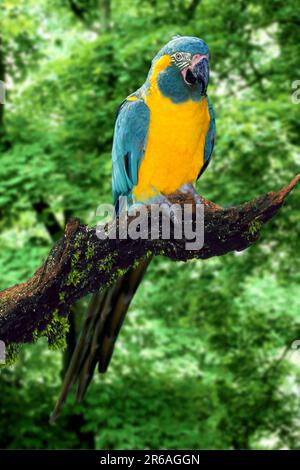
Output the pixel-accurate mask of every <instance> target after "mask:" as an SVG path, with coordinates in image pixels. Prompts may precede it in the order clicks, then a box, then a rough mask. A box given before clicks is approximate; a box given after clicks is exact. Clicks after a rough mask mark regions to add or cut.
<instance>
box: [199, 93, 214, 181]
mask: <svg viewBox="0 0 300 470" xmlns="http://www.w3.org/2000/svg"><path fill="white" fill-rule="evenodd" d="M206 99H207V104H208V110H209V115H210V125H209V129H208V132H207V134H206V137H205V146H204V165H203V167H202V168H201V171H200V173H199V176H198V178H200V176H201V175H202V174H203V173H204V172H205V170H206V168H207V167H208V165H209V162H210V160H211V156H212V153H213V149H214V145H215V141H216V122H215V115H214V110H213V107H212V105H211V102H210V100H209V98H208V96H207V97H206Z"/></svg>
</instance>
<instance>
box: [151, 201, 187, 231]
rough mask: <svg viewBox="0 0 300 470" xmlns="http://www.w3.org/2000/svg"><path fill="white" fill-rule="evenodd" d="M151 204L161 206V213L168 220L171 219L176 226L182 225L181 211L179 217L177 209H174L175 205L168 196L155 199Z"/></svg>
mask: <svg viewBox="0 0 300 470" xmlns="http://www.w3.org/2000/svg"><path fill="white" fill-rule="evenodd" d="M149 202H150V204H157V205H159V206H160V210H161V213H162V214H163V216H165V217H166V218H168V219H171V221H172V222H173V224H174V225H176V224H181V223H182V220H181V210H180V214H179V216H178V215H176V208H174V203H173V202H171V201H170V200H169V199H168V198H167V196H164V195H163V194H160V195H158V196H155V197H153V198H152V199H151V200H150V201H149Z"/></svg>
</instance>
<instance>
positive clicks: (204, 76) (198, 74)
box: [186, 58, 209, 95]
mask: <svg viewBox="0 0 300 470" xmlns="http://www.w3.org/2000/svg"><path fill="white" fill-rule="evenodd" d="M186 81H187V82H188V83H189V84H191V85H194V84H195V83H196V82H198V83H200V84H201V94H202V95H206V91H207V87H208V81H209V64H208V60H207V59H206V58H203V59H201V60H200V61H199V62H197V63H196V64H195V65H194V66H193V68H191V69H188V70H187V73H186Z"/></svg>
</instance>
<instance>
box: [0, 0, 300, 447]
mask: <svg viewBox="0 0 300 470" xmlns="http://www.w3.org/2000/svg"><path fill="white" fill-rule="evenodd" d="M0 7H1V8H0V80H2V81H5V82H6V83H7V87H8V91H7V102H6V104H5V106H1V105H0V137H1V144H0V145H1V148H0V159H1V160H0V162H1V164H0V216H1V220H0V230H1V233H0V265H1V268H0V269H1V270H0V273H1V276H0V287H1V289H3V288H5V287H8V286H9V285H12V284H14V283H17V282H20V281H22V280H25V279H26V278H28V277H29V276H30V275H31V274H32V273H33V272H34V270H35V269H36V268H37V267H38V266H39V265H40V264H41V262H42V260H43V259H44V257H45V256H46V254H47V253H48V250H49V248H50V247H51V246H52V244H53V242H54V241H55V239H57V237H58V236H59V235H60V233H61V231H62V230H63V226H64V223H65V221H66V220H67V219H68V218H69V217H70V216H78V217H80V218H81V219H82V221H84V222H85V223H89V224H93V223H94V222H95V218H94V213H95V209H96V207H97V206H98V205H99V203H101V202H104V201H110V198H111V194H110V165H111V162H110V150H111V142H112V132H113V124H114V117H115V112H116V109H117V107H118V105H119V103H120V102H121V101H122V100H123V99H124V97H126V96H127V94H129V93H131V92H132V91H134V90H135V89H136V88H138V87H139V86H140V85H141V84H142V83H143V81H144V79H145V76H146V74H147V71H148V69H149V64H150V61H151V59H152V57H153V56H154V55H155V53H156V52H157V50H158V49H159V48H160V47H161V46H162V45H163V44H164V43H166V42H167V41H168V40H169V39H170V38H171V37H172V36H173V35H175V34H182V35H194V36H200V37H202V38H203V39H205V40H206V42H207V43H208V44H209V47H210V49H211V53H212V63H211V68H212V74H211V85H210V97H211V100H212V103H213V105H214V108H215V112H216V119H217V144H216V149H215V154H214V158H213V162H212V163H211V165H210V167H209V169H208V170H207V172H206V173H205V175H204V176H203V177H202V178H201V180H200V182H199V191H201V192H202V193H203V194H204V195H205V196H206V197H208V198H210V199H212V200H214V201H215V202H217V203H219V204H221V205H224V206H229V205H231V204H236V203H239V202H242V201H245V200H247V199H250V198H252V197H254V196H256V195H258V194H261V193H264V192H266V191H269V190H274V189H279V188H280V187H281V186H283V185H284V184H285V183H287V182H288V181H289V179H290V178H291V177H292V176H293V175H294V174H296V173H297V172H299V162H300V154H299V123H300V104H298V105H296V104H293V102H292V100H291V94H292V92H293V90H292V83H293V82H294V81H295V80H297V79H300V77H299V69H300V50H299V26H300V12H299V4H298V2H297V1H296V0H285V1H282V0H274V1H272V2H269V1H267V0H250V1H248V2H245V1H243V0H237V1H235V2H232V1H229V0H224V1H222V2H220V1H217V0H202V1H197V0H170V1H165V0H139V1H138V0H133V1H130V2H128V1H125V0H118V1H117V0H102V1H101V0H87V1H82V0H74V1H71V0H69V1H67V0H48V1H47V0H0ZM299 202H300V192H299V189H298V190H297V189H296V190H295V191H294V193H293V194H292V195H291V196H290V197H289V199H288V201H287V203H286V204H285V207H284V209H283V210H282V211H281V212H280V214H279V215H278V216H277V217H276V218H275V219H274V221H272V222H271V223H270V224H269V225H268V226H267V227H266V228H264V230H263V237H262V240H261V241H260V242H259V243H258V244H257V245H255V246H253V247H252V248H250V249H248V250H247V251H246V252H244V253H241V254H236V253H232V254H228V255H226V256H224V257H222V258H215V259H210V260H207V261H205V262H202V261H193V262H189V263H186V264H183V263H172V262H170V261H168V260H166V259H164V258H161V259H156V260H155V261H154V262H153V263H152V264H151V267H150V268H149V271H148V273H147V276H146V279H145V282H144V283H143V285H142V287H141V288H140V289H139V291H138V294H137V295H136V298H135V300H134V303H133V305H132V307H131V309H130V312H129V314H128V317H127V319H126V322H125V325H124V327H123V331H122V333H121V337H120V340H119V342H118V345H117V349H116V352H115V356H114V359H113V361H112V364H111V367H110V369H109V372H108V373H107V374H106V375H105V376H103V377H102V376H101V377H100V376H98V375H96V376H95V378H94V381H93V383H92V386H91V387H90V389H89V391H88V394H87V397H86V400H85V401H84V403H83V404H82V405H76V404H75V403H74V399H73V397H71V398H70V399H69V400H68V402H67V404H66V406H65V409H64V412H63V415H62V416H61V418H60V420H59V421H58V424H57V425H56V426H55V427H51V426H50V425H49V424H48V417H49V414H50V412H51V410H52V408H53V405H54V402H55V399H56V397H57V395H58V392H59V388H60V382H61V373H62V371H63V369H64V367H65V364H66V362H67V360H68V355H69V354H70V351H71V349H72V344H73V343H74V339H75V337H76V331H78V329H79V327H80V321H81V318H82V316H83V313H84V310H85V308H86V305H87V301H88V299H84V300H82V301H81V302H79V304H78V305H76V307H75V309H74V311H73V314H72V317H71V322H72V328H71V333H72V334H70V337H69V344H70V345H69V348H68V350H67V351H66V352H65V353H62V352H61V351H52V350H49V349H48V347H47V344H46V342H45V341H44V340H43V339H41V340H39V341H38V342H37V343H36V344H34V345H27V346H26V347H23V348H22V350H21V353H20V357H19V359H18V361H17V362H16V364H15V365H14V366H13V367H11V368H6V369H1V371H0V387H1V393H0V447H1V448H9V449H12V448H24V449H30V448H34V449H36V448H45V449H62V448H66V449H69V448H95V449H107V448H108V449H127V448H138V449H157V448H166V449H193V448H197V449H239V448H291V449H295V448H299V446H300V435H299V419H300V412H299V409H300V406H299V405H300V400H299V396H300V388H299V387H300V356H299V354H300V353H299V352H297V351H293V350H292V349H291V343H292V341H293V340H294V339H297V338H298V339H299V338H300V312H299V307H300V298H299V278H300V274H299V273H300V258H299V235H300V217H299Z"/></svg>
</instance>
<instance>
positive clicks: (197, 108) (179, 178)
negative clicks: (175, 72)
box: [133, 56, 210, 200]
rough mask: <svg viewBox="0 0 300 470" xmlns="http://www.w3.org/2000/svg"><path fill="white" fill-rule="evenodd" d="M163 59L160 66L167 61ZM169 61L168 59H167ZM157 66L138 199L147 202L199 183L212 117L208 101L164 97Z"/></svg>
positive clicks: (136, 191)
mask: <svg viewBox="0 0 300 470" xmlns="http://www.w3.org/2000/svg"><path fill="white" fill-rule="evenodd" d="M166 57H168V56H164V57H162V58H161V60H160V61H158V62H163V61H166V59H165V58H166ZM167 60H169V59H167ZM162 66H163V67H165V63H163V64H162V63H161V64H158V65H157V66H156V67H155V68H154V72H153V74H152V77H151V79H150V89H149V93H148V94H147V95H146V96H145V97H144V99H145V102H146V103H147V106H148V108H149V110H150V123H149V131H148V141H147V146H146V150H145V154H144V158H143V160H142V163H141V166H140V169H139V174H138V184H137V186H136V187H135V188H134V190H133V195H134V197H135V199H138V200H145V199H148V198H149V197H151V196H154V195H155V194H156V193H158V192H159V193H161V194H171V193H172V192H174V191H176V190H177V189H178V188H179V187H180V186H182V185H183V184H185V183H192V182H194V181H195V180H196V178H197V176H198V174H199V172H200V170H201V168H202V166H203V164H204V145H205V136H206V133H207V131H208V128H209V123H210V116H209V110H208V104H207V101H206V98H205V97H203V98H202V99H201V101H200V102H195V101H192V100H189V101H187V102H184V103H179V104H175V103H173V102H172V101H171V100H170V99H169V98H166V97H164V96H163V95H162V94H161V93H160V91H159V89H158V87H157V82H156V76H157V74H158V73H159V70H157V69H159V67H162Z"/></svg>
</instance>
